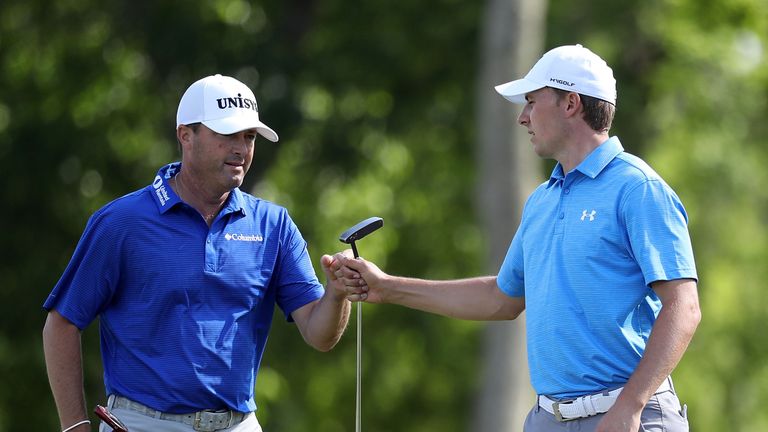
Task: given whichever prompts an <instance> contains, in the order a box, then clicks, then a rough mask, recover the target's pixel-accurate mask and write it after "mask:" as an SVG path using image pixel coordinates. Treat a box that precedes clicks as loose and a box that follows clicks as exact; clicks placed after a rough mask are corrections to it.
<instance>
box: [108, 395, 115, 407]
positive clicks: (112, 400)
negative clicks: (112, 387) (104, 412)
mask: <svg viewBox="0 0 768 432" xmlns="http://www.w3.org/2000/svg"><path fill="white" fill-rule="evenodd" d="M114 407H115V395H114V393H113V394H111V395H109V396H107V408H108V409H110V410H111V409H112V408H114Z"/></svg>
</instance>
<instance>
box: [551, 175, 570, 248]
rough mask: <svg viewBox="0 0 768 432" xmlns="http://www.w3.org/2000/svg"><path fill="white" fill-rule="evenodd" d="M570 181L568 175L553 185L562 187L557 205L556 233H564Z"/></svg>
mask: <svg viewBox="0 0 768 432" xmlns="http://www.w3.org/2000/svg"><path fill="white" fill-rule="evenodd" d="M568 183H569V178H568V177H567V176H566V177H565V179H563V180H559V181H557V183H555V184H554V185H553V187H556V188H558V189H560V202H559V203H558V205H557V214H556V215H555V218H556V220H555V232H554V234H555V235H562V234H563V232H564V231H565V222H566V219H565V215H566V211H567V209H568V194H569V193H570V190H569V189H568V186H566V185H567V184H568Z"/></svg>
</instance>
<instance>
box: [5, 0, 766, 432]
mask: <svg viewBox="0 0 768 432" xmlns="http://www.w3.org/2000/svg"><path fill="white" fill-rule="evenodd" d="M481 7H482V5H481V4H478V3H473V2H459V1H458V0H438V1H434V2H402V3H398V4H397V5H396V7H395V6H394V5H393V4H392V3H391V2H385V1H383V0H367V1H361V2H357V3H354V4H350V3H349V2H342V1H340V0H322V1H320V0H318V1H314V2H313V1H308V0H305V1H282V2H281V1H276V0H268V1H264V2H253V1H244V0H211V1H202V2H196V3H189V2H182V1H179V0H176V1H173V0H171V1H163V2H151V1H147V0H137V1H132V2H97V1H95V0H60V1H57V2H42V1H37V0H25V1H22V0H5V1H3V2H2V3H0V169H2V172H3V174H4V186H3V188H2V202H3V208H5V209H6V210H5V211H3V212H2V213H1V214H2V216H1V217H2V221H3V222H4V223H3V225H4V226H5V227H6V232H5V233H4V235H3V248H2V249H0V254H2V259H0V284H2V287H3V289H2V290H0V304H1V305H3V312H4V313H3V314H0V377H2V381H1V382H2V384H3V390H2V391H0V430H2V431H13V430H25V431H27V430H55V429H56V428H57V427H58V422H57V420H56V414H55V408H54V405H53V400H52V398H51V396H50V392H49V389H48V385H47V380H46V376H45V366H44V363H43V356H42V347H41V341H40V330H41V327H42V323H43V321H44V318H45V314H44V313H43V312H42V311H41V310H40V305H41V304H42V302H43V301H44V299H45V297H46V296H47V294H48V292H49V291H50V289H51V287H52V286H53V285H54V284H55V283H56V280H57V279H58V277H59V275H60V274H61V271H62V270H63V268H64V266H65V265H66V263H67V262H68V260H69V257H70V255H71V253H72V251H73V249H74V247H75V244H76V242H77V239H78V237H79V235H80V233H81V231H82V228H83V227H84V225H85V221H86V219H87V218H88V216H89V215H90V213H91V212H93V211H94V210H95V209H97V208H99V207H100V206H102V205H103V204H105V203H106V202H108V201H109V200H111V199H113V198H115V197H118V196H121V195H123V194H125V193H127V192H129V191H132V190H134V189H137V188H140V187H143V186H144V185H146V184H148V183H149V182H150V180H151V178H152V177H153V175H154V172H155V171H156V170H157V168H158V167H159V166H160V165H162V164H164V163H166V162H168V161H170V160H174V159H176V158H178V154H177V150H176V143H175V138H174V135H173V127H174V121H175V118H174V116H175V109H176V105H177V103H178V99H179V97H180V95H181V93H182V92H183V91H184V89H185V88H186V87H187V86H188V85H189V84H190V83H191V82H193V81H194V80H196V79H198V78H200V77H202V76H205V75H208V74H212V73H224V74H229V75H233V76H236V77H238V78H240V79H241V80H243V81H245V82H247V83H248V84H250V85H251V87H252V88H253V89H254V91H255V93H256V96H257V99H258V101H259V104H260V111H261V113H262V118H263V119H264V120H265V122H266V123H267V124H269V125H270V126H272V127H273V128H274V129H275V130H277V132H278V133H279V134H280V137H281V141H280V143H278V144H277V145H273V144H270V143H268V142H266V141H260V142H259V144H257V156H256V158H255V161H254V165H253V167H252V169H251V172H250V173H249V177H248V180H247V181H248V184H247V185H246V188H248V189H253V191H254V193H255V194H257V195H260V196H262V197H264V198H267V199H270V200H273V201H275V202H277V203H279V204H281V205H284V206H286V207H287V208H288V209H289V211H290V213H291V215H292V216H293V218H294V219H295V220H296V222H297V223H298V224H299V226H300V227H301V228H302V232H303V233H304V235H305V237H306V239H307V240H308V242H309V245H310V252H311V254H312V256H313V259H314V260H315V261H318V260H319V258H320V255H321V254H323V253H330V252H334V251H337V250H340V249H341V248H342V247H343V246H344V245H342V244H341V243H339V242H338V240H337V239H338V235H339V233H341V232H342V231H343V230H344V229H346V228H347V227H348V226H351V225H352V224H354V223H356V222H357V221H359V220H361V219H363V218H366V217H369V216H373V215H377V216H381V217H383V218H384V220H385V226H384V228H383V229H382V230H380V231H377V232H376V233H375V234H373V235H371V236H369V237H367V238H365V239H364V240H362V241H360V242H358V247H359V249H360V253H361V254H362V255H363V256H365V257H366V258H369V259H372V260H374V261H376V262H377V263H379V264H380V265H381V266H382V267H384V268H386V269H387V270H389V271H390V272H393V273H397V274H407V275H414V276H419V277H426V278H456V277H464V276H471V275H477V274H479V273H480V272H482V269H483V268H484V267H485V266H484V265H483V263H482V262H481V260H482V257H483V256H484V253H485V252H484V245H485V240H484V239H483V238H482V235H481V234H480V232H481V231H480V229H479V227H478V225H477V224H478V222H477V217H476V210H475V207H476V206H475V202H474V198H473V196H472V192H473V190H474V187H475V186H474V181H475V178H476V176H475V164H474V162H473V157H474V148H475V145H476V144H475V138H474V137H475V131H474V120H473V118H472V117H473V113H474V112H475V107H474V106H473V104H474V100H475V97H474V94H473V90H474V89H475V88H476V87H475V79H476V75H477V70H476V65H477V64H478V61H477V58H476V56H477V55H478V54H477V53H478V51H479V50H478V40H477V39H478V38H477V36H478V29H479V26H480V25H481V23H480V17H481ZM767 26H768V4H766V2H765V1H763V0H707V1H696V0H650V1H639V0H628V1H624V2H613V1H609V0H592V1H590V2H588V4H585V3H584V2H582V3H579V2H567V1H564V0H551V1H550V7H549V16H548V34H547V40H548V42H547V47H548V48H549V47H553V46H556V45H560V44H564V43H576V42H580V43H583V44H584V45H586V46H588V47H590V48H592V49H593V50H595V51H596V52H598V53H600V54H601V55H603V56H604V57H605V58H606V60H607V61H608V62H609V64H611V65H612V66H613V67H614V70H615V72H616V76H617V79H618V81H619V103H618V107H619V109H618V114H617V118H616V121H615V123H614V132H615V133H616V134H618V135H619V136H620V137H621V138H622V142H623V143H624V145H625V147H627V149H628V150H630V151H632V152H634V153H636V154H639V155H641V156H643V157H645V158H646V159H647V160H648V161H649V162H650V163H651V164H652V165H653V166H654V167H655V168H656V169H657V171H659V172H660V173H661V174H662V175H663V176H664V177H665V178H666V179H667V181H668V182H669V183H670V184H671V185H672V186H673V187H674V188H675V189H676V190H677V192H678V193H679V195H680V196H681V198H682V199H683V202H684V203H685V205H686V207H687V210H688V212H689V216H690V220H691V231H692V235H693V240H694V248H695V252H696V255H697V262H698V266H699V276H700V278H701V283H700V288H701V302H702V309H703V313H704V318H703V321H702V324H701V326H700V327H699V331H698V333H697V335H696V338H695V340H694V343H693V345H692V346H691V349H690V350H689V353H688V354H687V355H686V357H685V358H684V360H683V362H682V363H681V365H680V367H679V368H678V370H677V371H676V372H675V378H676V383H677V386H678V390H679V391H680V393H681V395H682V397H683V399H684V401H685V402H687V403H688V405H689V407H690V416H691V423H692V430H695V431H710V430H711V431H719V430H731V431H754V430H768V414H766V413H763V412H762V411H761V410H760V407H761V403H764V402H768V395H767V394H766V393H768V387H766V385H765V384H764V383H766V382H768V366H766V365H767V364H768V362H767V361H766V359H768V348H766V347H768V340H766V339H768V336H766V335H765V334H764V332H761V331H760V328H761V326H762V323H764V322H765V321H766V318H767V317H766V315H768V307H766V305H768V302H767V301H766V294H765V291H764V290H763V289H761V288H762V285H763V283H761V281H762V280H764V279H765V276H766V275H765V273H766V271H767V270H766V266H765V265H764V262H765V261H766V259H767V258H768V248H767V245H766V239H767V238H768V235H767V234H768V233H766V226H767V224H766V214H768V208H766V207H767V206H768V196H766V195H768V192H766V191H765V188H763V187H762V180H765V177H766V170H765V169H764V168H763V167H764V166H765V163H766V158H767V157H768V147H767V146H766V145H765V144H766V136H768V133H767V132H768V131H767V130H766V129H767V128H768V126H766V122H765V121H763V119H764V118H765V117H766V114H768V107H767V106H766V101H768V66H766V64H767V63H768V62H766V47H767V46H768V38H767V37H766V35H768V29H767V28H766V27H767ZM510 78H512V77H510ZM493 84H498V83H487V85H489V86H491V85H493ZM510 127H513V125H511V126H510ZM544 175H545V173H542V178H543V177H544ZM316 268H317V271H318V272H319V274H320V275H321V279H324V277H323V276H322V274H321V269H320V267H319V265H317V266H316ZM363 308H364V316H365V318H364V322H365V325H364V332H363V333H364V336H363V338H364V353H363V365H364V374H363V390H364V393H363V427H364V428H365V429H369V430H379V431H384V430H404V431H412V430H427V431H433V430H441V431H459V430H466V429H467V425H468V424H469V417H470V415H471V412H472V403H473V398H474V395H475V393H476V391H477V385H478V374H477V367H478V365H479V359H478V354H479V352H480V349H479V348H480V347H479V344H480V338H479V337H478V336H479V331H478V330H479V329H480V328H481V327H480V325H479V324H477V323H472V322H462V321H457V320H449V319H446V318H441V317H437V316H432V315H428V314H424V313H420V312H415V311H411V310H408V309H404V308H399V307H395V306H383V305H365V306H363ZM96 328H97V325H96V323H94V324H92V325H91V327H90V328H89V329H88V330H87V331H86V332H85V338H84V349H85V356H86V366H85V370H86V392H87V395H88V400H89V403H90V404H91V405H94V404H96V403H99V402H103V401H104V395H103V387H102V384H101V367H100V357H99V353H98V331H97V330H96ZM354 331H355V323H354V316H353V320H352V321H351V324H350V328H349V330H348V331H347V334H346V335H345V337H344V338H343V339H342V341H341V342H340V343H339V345H338V346H337V348H336V349H335V350H334V351H332V352H330V353H318V352H314V351H312V350H311V349H310V348H309V347H307V346H306V345H305V344H304V342H303V341H302V340H301V337H300V335H299V334H298V332H297V331H296V329H295V327H294V326H293V325H290V324H286V323H285V322H284V320H283V319H282V317H281V316H280V315H279V314H278V316H277V317H276V319H275V322H274V327H273V333H272V335H271V337H270V342H269V344H268V347H267V354H266V356H265V359H264V361H263V363H262V369H261V372H260V374H259V380H258V385H257V403H258V404H259V412H258V415H259V418H260V420H261V422H262V424H263V425H264V426H265V430H274V431H305V430H316V431H350V430H353V427H354V394H355V338H354ZM33 406H36V407H40V409H39V410H38V412H41V413H42V414H41V415H35V416H28V415H24V416H21V415H20V413H25V412H28V411H27V410H28V409H29V408H30V407H33ZM521 421H522V419H521Z"/></svg>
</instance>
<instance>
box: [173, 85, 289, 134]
mask: <svg viewBox="0 0 768 432" xmlns="http://www.w3.org/2000/svg"><path fill="white" fill-rule="evenodd" d="M192 123H202V124H204V125H205V126H207V127H208V128H209V129H211V130H213V131H214V132H218V133H220V134H224V135H229V134H233V133H236V132H240V131H244V130H246V129H251V128H255V129H256V130H257V131H258V132H259V134H260V135H262V136H263V137H264V138H266V139H268V140H270V141H272V142H276V141H277V134H276V133H275V131H273V130H272V129H271V128H270V127H269V126H267V125H265V124H264V123H262V122H261V121H260V120H259V109H258V106H257V105H256V97H255V96H254V95H253V92H252V91H251V89H249V88H248V86H246V85H245V84H243V83H241V82H240V81H238V80H236V79H234V78H232V77H228V76H222V75H219V74H216V75H211V76H208V77H205V78H202V79H200V80H198V81H196V82H195V83H194V84H192V85H191V86H189V88H188V89H187V91H186V92H184V95H183V96H182V97H181V101H180V102H179V110H178V111H177V112H176V128H178V127H179V126H181V125H188V124H192Z"/></svg>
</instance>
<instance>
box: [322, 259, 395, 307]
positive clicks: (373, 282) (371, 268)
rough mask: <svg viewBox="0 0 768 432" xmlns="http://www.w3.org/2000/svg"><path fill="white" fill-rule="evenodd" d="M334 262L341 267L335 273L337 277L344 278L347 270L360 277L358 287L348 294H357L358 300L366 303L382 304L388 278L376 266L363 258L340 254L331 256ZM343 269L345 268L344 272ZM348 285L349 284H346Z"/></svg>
mask: <svg viewBox="0 0 768 432" xmlns="http://www.w3.org/2000/svg"><path fill="white" fill-rule="evenodd" d="M333 259H334V261H338V263H339V264H340V265H341V266H342V268H341V269H339V270H337V271H336V274H337V275H338V277H344V274H345V273H348V272H349V270H352V271H354V272H357V273H358V274H359V275H360V279H358V280H357V281H358V284H357V285H358V287H357V288H356V289H355V291H354V292H351V293H350V294H359V295H360V300H361V301H365V302H368V303H384V302H385V298H384V295H385V294H386V292H385V288H384V286H385V284H386V281H387V280H388V279H390V276H389V275H388V274H386V273H384V272H383V271H382V270H381V269H380V268H379V267H378V266H377V265H376V264H374V263H372V262H370V261H366V260H365V259H364V258H351V257H348V256H346V255H343V254H341V253H337V254H336V255H334V256H333ZM343 267H346V272H345V271H344V270H345V269H344V268H343ZM347 285H348V286H349V285H350V284H349V283H348V284H347Z"/></svg>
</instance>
